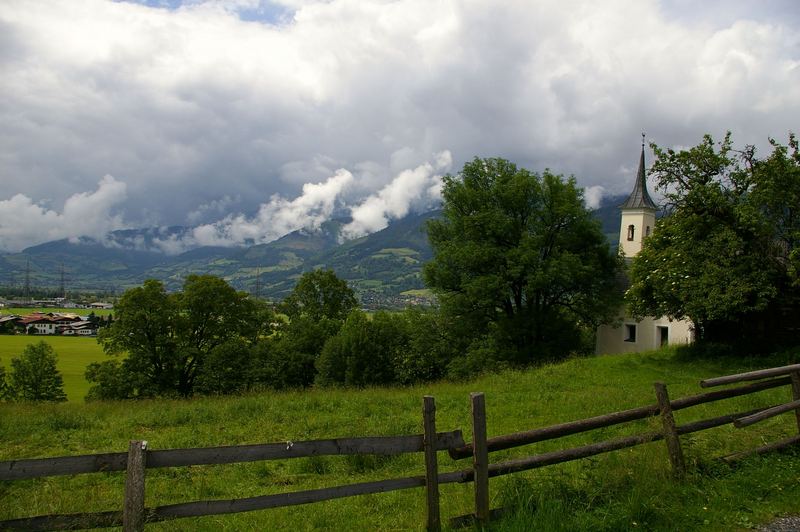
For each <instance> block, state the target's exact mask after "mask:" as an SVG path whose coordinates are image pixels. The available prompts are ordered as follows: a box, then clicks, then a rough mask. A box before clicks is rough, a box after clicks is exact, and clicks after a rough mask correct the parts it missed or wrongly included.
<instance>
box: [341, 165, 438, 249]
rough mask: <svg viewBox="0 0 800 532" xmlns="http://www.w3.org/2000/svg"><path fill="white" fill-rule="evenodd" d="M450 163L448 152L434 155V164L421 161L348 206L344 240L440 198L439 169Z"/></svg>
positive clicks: (428, 206) (401, 216)
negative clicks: (348, 211) (373, 192)
mask: <svg viewBox="0 0 800 532" xmlns="http://www.w3.org/2000/svg"><path fill="white" fill-rule="evenodd" d="M452 164H453V157H452V155H451V154H450V152H449V151H443V152H441V153H439V154H437V155H436V157H435V160H434V162H433V163H424V164H421V165H420V166H418V167H416V168H414V169H413V170H403V171H402V172H400V173H399V174H398V175H397V177H395V178H394V179H393V180H392V181H391V183H389V184H388V185H386V186H385V187H383V188H382V189H381V190H379V191H378V192H376V193H375V194H373V195H371V196H369V197H367V198H366V199H364V200H363V201H362V202H361V203H360V204H358V205H356V206H354V207H351V208H350V216H351V217H352V221H351V222H350V223H348V224H347V225H345V226H344V227H342V231H341V236H342V237H343V238H345V239H351V238H357V237H360V236H364V235H367V234H369V233H374V232H375V231H379V230H381V229H383V228H384V227H386V226H387V225H389V221H390V220H395V219H398V218H403V217H405V216H406V215H407V214H408V213H409V211H410V210H411V209H412V208H414V207H417V208H430V207H431V205H433V204H434V202H435V201H436V200H439V199H440V198H441V175H440V173H441V172H446V171H447V170H449V169H450V167H451V165H452Z"/></svg>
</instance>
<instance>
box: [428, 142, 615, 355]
mask: <svg viewBox="0 0 800 532" xmlns="http://www.w3.org/2000/svg"><path fill="white" fill-rule="evenodd" d="M442 195H443V215H442V218H441V219H440V220H434V221H431V222H430V223H429V225H428V236H429V239H430V242H431V245H432V247H433V250H434V253H435V256H434V259H433V260H432V261H431V262H429V263H428V264H427V265H426V266H425V269H424V276H425V281H426V283H427V284H428V286H430V287H431V288H433V289H434V291H435V292H436V293H437V295H438V297H439V301H440V302H441V305H442V310H443V311H444V312H445V313H446V314H448V315H449V316H450V317H451V318H453V319H452V322H453V323H455V324H458V326H460V327H461V330H460V334H457V335H456V337H460V338H463V339H465V340H466V341H470V342H472V345H473V346H478V345H482V346H484V347H486V346H489V350H490V351H493V352H495V356H499V357H500V358H502V359H504V360H507V361H509V362H511V363H528V362H531V361H534V360H536V359H537V358H545V357H552V356H563V355H565V354H567V353H568V352H569V351H570V350H574V349H579V348H581V342H580V339H581V338H582V335H583V333H584V332H586V331H590V330H593V328H594V326H595V325H596V324H597V323H599V322H601V321H603V320H604V319H607V318H608V317H609V316H610V314H611V313H612V312H613V309H614V306H615V301H617V300H618V299H619V296H618V295H617V293H618V291H617V289H616V283H615V276H616V273H617V271H618V268H619V260H618V258H617V257H616V255H615V254H614V253H613V252H612V251H611V250H610V248H609V245H608V242H607V241H606V239H605V237H604V235H603V233H602V232H601V230H600V227H599V224H598V222H597V221H595V220H594V219H593V218H592V216H591V213H590V212H589V211H588V210H587V209H586V207H585V205H584V202H583V197H582V191H581V189H579V188H578V187H577V186H576V184H575V180H574V179H573V178H564V177H563V176H560V175H556V174H553V173H551V172H550V171H549V170H546V171H545V172H544V173H543V174H541V175H539V174H535V173H532V172H530V171H528V170H525V169H523V168H517V166H516V165H514V164H513V163H511V162H509V161H507V160H504V159H497V158H495V159H479V158H476V159H474V160H473V161H471V162H469V163H467V164H465V165H464V168H463V169H462V171H461V172H460V173H459V174H458V175H456V176H452V175H448V176H445V178H444V186H443V190H442Z"/></svg>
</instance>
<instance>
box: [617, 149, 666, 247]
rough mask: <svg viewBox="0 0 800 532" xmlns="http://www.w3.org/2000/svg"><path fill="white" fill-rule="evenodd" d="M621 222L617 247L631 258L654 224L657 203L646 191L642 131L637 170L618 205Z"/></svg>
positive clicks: (651, 230)
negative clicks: (628, 189)
mask: <svg viewBox="0 0 800 532" xmlns="http://www.w3.org/2000/svg"><path fill="white" fill-rule="evenodd" d="M619 208H620V209H621V210H622V222H621V223H620V228H619V247H620V249H621V250H622V252H623V253H624V254H625V257H627V258H631V257H633V256H635V255H636V254H637V253H639V251H641V250H642V241H643V240H644V239H645V238H647V237H648V236H650V233H652V232H653V228H654V227H655V225H656V211H658V205H656V203H655V202H654V201H653V199H652V198H651V197H650V194H649V193H648V192H647V176H646V175H645V171H644V133H642V155H641V157H640V158H639V171H638V172H637V173H636V182H635V183H634V184H633V191H632V192H631V194H630V196H628V199H627V200H625V202H624V203H623V204H622V205H620V206H619Z"/></svg>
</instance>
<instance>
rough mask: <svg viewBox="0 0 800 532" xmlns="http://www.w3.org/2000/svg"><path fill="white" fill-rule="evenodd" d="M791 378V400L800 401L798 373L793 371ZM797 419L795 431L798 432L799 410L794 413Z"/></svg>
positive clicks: (799, 377) (799, 425)
mask: <svg viewBox="0 0 800 532" xmlns="http://www.w3.org/2000/svg"><path fill="white" fill-rule="evenodd" d="M791 377H792V399H793V400H795V401H797V400H798V399H800V371H793V372H792V373H791ZM794 413H795V417H796V418H797V431H798V432H800V408H798V409H797V410H795V411H794Z"/></svg>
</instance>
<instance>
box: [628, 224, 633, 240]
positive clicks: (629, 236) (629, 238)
mask: <svg viewBox="0 0 800 532" xmlns="http://www.w3.org/2000/svg"><path fill="white" fill-rule="evenodd" d="M633 232H634V227H633V225H629V226H628V241H629V242H630V241H633Z"/></svg>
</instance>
